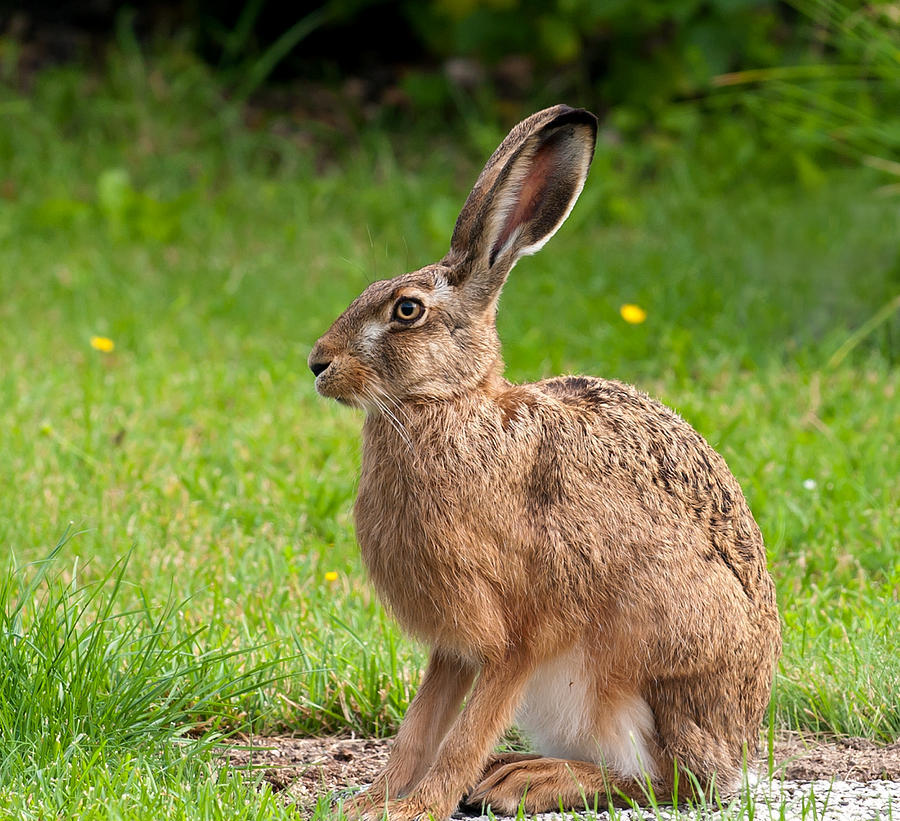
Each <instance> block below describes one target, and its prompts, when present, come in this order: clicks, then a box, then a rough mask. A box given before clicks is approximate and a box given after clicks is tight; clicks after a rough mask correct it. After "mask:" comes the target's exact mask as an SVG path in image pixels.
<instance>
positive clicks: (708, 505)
mask: <svg viewBox="0 0 900 821" xmlns="http://www.w3.org/2000/svg"><path fill="white" fill-rule="evenodd" d="M596 132H597V123H596V119H595V118H594V116H593V115H592V114H590V113H588V112H587V111H583V110H578V109H572V108H568V107H566V106H556V107H554V108H550V109H547V110H545V111H540V112H538V113H537V114H534V115H533V116H531V117H529V118H528V119H527V120H525V121H524V122H522V123H520V124H519V125H517V126H516V127H515V128H514V129H513V130H512V131H511V132H510V134H509V136H508V137H507V138H506V139H505V140H504V141H503V143H502V144H501V145H500V147H499V148H498V149H497V151H496V152H494V154H493V156H492V157H491V158H490V160H489V161H488V163H487V165H486V166H485V168H484V170H483V171H482V172H481V175H480V176H479V178H478V181H477V182H476V183H475V187H474V188H473V189H472V193H471V194H470V195H469V198H468V199H467V200H466V203H465V205H464V206H463V209H462V212H461V213H460V215H459V219H458V220H457V222H456V228H455V229H454V231H453V238H452V240H451V243H450V251H449V252H448V253H447V255H446V256H445V257H444V258H443V259H442V260H440V261H439V262H437V263H435V264H433V265H428V266H426V267H424V268H422V269H420V270H418V271H414V272H412V273H409V274H404V275H402V276H398V277H395V278H394V279H391V280H387V281H383V282H376V283H374V284H372V285H370V286H369V287H368V288H366V290H365V291H363V293H362V294H361V295H360V296H359V297H358V298H357V299H356V300H354V302H353V303H352V304H351V305H350V307H349V308H347V310H346V311H345V312H344V313H343V314H341V316H340V317H338V319H337V320H336V321H335V322H334V324H333V325H332V326H331V328H330V329H329V330H328V332H327V333H326V334H325V335H324V336H323V337H322V338H321V339H320V340H319V341H318V342H317V343H316V344H315V347H314V348H313V350H312V353H311V354H310V356H309V366H310V368H311V369H312V371H313V373H315V374H316V389H317V390H318V392H319V393H320V394H322V395H323V396H327V397H330V398H333V399H336V400H338V401H341V402H344V403H346V404H350V405H354V406H357V407H360V408H363V409H365V411H366V421H365V425H364V427H363V458H362V475H361V478H360V484H359V496H358V498H357V501H356V509H355V513H356V528H357V537H358V539H359V545H360V549H361V550H362V555H363V558H364V560H365V563H366V565H367V567H368V570H369V573H370V575H371V578H372V581H373V583H374V584H375V587H376V588H377V590H378V592H379V594H380V596H381V598H382V600H383V601H384V603H385V604H386V605H387V606H388V607H389V608H390V610H391V611H392V613H393V614H394V615H395V616H396V618H397V619H398V620H399V622H400V623H401V625H402V626H403V627H404V628H405V629H406V630H407V631H409V632H410V633H411V634H413V635H415V636H417V637H418V638H420V639H421V640H423V641H425V642H427V643H428V644H429V646H430V647H431V657H430V659H429V662H428V667H427V669H426V670H425V674H424V678H423V680H422V685H421V687H420V688H419V691H418V693H417V694H416V697H415V698H414V699H413V702H412V704H411V705H410V708H409V711H408V712H407V714H406V717H405V718H404V720H403V724H402V726H401V728H400V731H399V733H398V735H397V739H396V741H395V743H394V746H393V749H392V751H391V756H390V759H389V761H388V764H387V766H386V767H385V769H384V771H383V772H382V773H381V774H380V775H379V777H378V778H377V779H376V781H375V783H374V784H373V785H372V787H371V788H370V789H369V790H367V791H366V792H365V793H362V794H361V795H360V796H359V797H357V798H356V799H355V800H354V801H353V802H351V803H350V804H348V805H345V807H344V809H345V811H346V812H347V813H348V814H349V815H350V816H351V817H356V818H367V819H374V818H376V817H378V816H380V815H381V814H382V813H383V811H384V810H385V808H386V809H387V810H388V813H389V816H390V818H391V819H395V821H406V820H407V819H413V818H424V817H425V816H427V815H429V814H430V815H432V816H433V817H434V818H436V819H442V818H446V817H447V816H449V815H450V813H451V812H452V811H453V810H454V808H455V807H456V806H457V804H458V803H459V801H460V799H461V798H465V800H466V801H467V802H468V803H472V804H476V805H482V804H489V805H491V807H492V808H493V810H494V812H495V813H497V814H501V813H514V812H515V811H516V809H517V807H519V806H520V804H522V803H523V801H524V807H525V810H526V811H527V812H539V811H546V810H556V809H558V808H559V807H560V802H561V803H562V806H564V807H568V808H584V806H585V800H587V801H588V804H589V805H591V806H593V805H594V802H595V800H597V801H599V803H600V804H601V805H605V804H606V803H607V801H608V800H609V799H610V798H611V799H612V800H614V801H615V800H617V799H619V798H621V797H622V796H625V797H627V798H630V799H634V800H637V801H639V802H643V801H645V800H646V798H647V790H648V786H649V788H652V790H653V792H654V795H655V799H656V800H661V801H665V800H667V799H671V795H672V791H673V786H674V778H675V773H676V769H677V770H679V771H681V772H682V773H683V772H684V771H685V770H689V771H690V772H691V773H692V774H693V775H694V776H695V778H696V782H695V783H696V784H697V785H699V788H700V789H702V790H708V789H710V786H711V784H712V783H713V779H714V778H715V784H716V785H717V786H718V787H719V788H720V789H723V788H725V789H728V788H731V787H733V786H734V784H735V779H736V778H737V777H738V776H739V773H740V768H741V764H742V761H743V760H744V759H745V758H746V757H748V756H751V757H752V755H753V754H754V752H755V751H756V748H757V743H758V736H759V728H760V723H761V721H762V717H763V714H764V712H765V709H766V705H767V703H768V700H769V694H770V689H771V682H772V673H773V668H774V665H775V661H776V659H777V657H778V653H779V650H780V644H781V639H780V630H779V621H778V613H777V610H776V606H775V594H774V589H773V585H772V579H771V577H770V576H769V573H768V571H767V570H766V556H765V549H764V547H763V541H762V537H761V535H760V532H759V528H758V527H757V526H756V522H755V521H754V520H753V516H752V515H751V513H750V510H749V508H748V507H747V503H746V501H745V500H744V496H743V494H742V493H741V489H740V487H739V486H738V483H737V481H736V480H735V479H734V477H733V476H732V475H731V472H730V471H729V470H728V467H727V466H726V464H725V461H724V460H723V459H722V457H721V456H719V454H717V453H716V452H715V451H714V450H713V449H712V448H711V447H710V446H709V445H708V444H707V443H706V441H705V440H704V439H703V438H702V437H701V436H700V435H699V434H698V433H697V432H696V431H695V430H694V429H693V428H692V427H691V426H690V425H688V424H687V422H685V421H684V420H683V419H681V418H680V417H679V416H678V415H677V414H675V413H674V412H673V411H671V410H669V409H668V408H666V407H664V406H663V405H661V404H659V403H658V402H656V401H654V400H653V399H650V398H649V397H648V396H646V395H645V394H643V393H641V392H640V391H638V390H636V389H635V388H632V387H630V386H628V385H624V384H622V383H620V382H615V381H610V380H604V379H596V378H592V377H584V376H565V377H558V378H555V379H547V380H545V381H543V382H536V383H534V384H528V385H513V384H510V383H509V382H507V381H506V380H505V379H504V378H503V361H502V359H501V355H500V342H499V339H498V337H497V330H496V326H495V313H496V308H497V299H498V297H499V295H500V289H501V288H502V287H503V283H504V282H505V281H506V278H507V276H508V274H509V272H510V270H511V269H512V267H513V265H515V263H516V262H517V260H518V259H519V257H521V256H523V255H525V254H532V253H534V252H535V251H537V250H538V249H539V248H541V247H542V246H543V245H544V243H545V242H547V240H548V239H549V238H550V237H551V236H552V235H553V234H554V233H555V232H556V230H557V229H558V228H559V226H560V225H561V224H562V222H563V221H564V220H565V218H566V217H567V216H568V214H569V211H571V209H572V206H573V205H574V204H575V201H576V199H577V198H578V195H579V194H580V192H581V189H582V186H583V185H584V182H585V179H586V177H587V172H588V167H589V166H590V162H591V158H592V156H593V151H594V141H595V138H596ZM467 696H468V697H467ZM464 701H465V706H464V707H462V709H460V708H461V706H462V704H463V702H464ZM514 720H517V721H518V723H519V726H520V727H522V728H523V730H525V732H526V733H527V734H528V735H529V736H530V737H531V739H532V740H533V742H534V746H535V748H536V750H537V752H538V753H539V754H538V755H528V756H521V755H520V756H509V755H507V756H500V757H497V756H494V757H492V755H491V753H492V750H493V748H494V745H495V744H496V742H497V740H498V738H499V737H500V736H501V734H502V733H503V732H504V730H505V729H506V728H507V727H508V726H509V725H510V724H511V723H512V722H513V721H514ZM691 782H692V780H691V779H689V778H688V777H687V776H685V775H682V776H681V779H680V784H681V786H680V788H679V792H680V794H682V795H683V794H684V793H685V790H686V789H687V790H690V784H691ZM523 797H524V798H523Z"/></svg>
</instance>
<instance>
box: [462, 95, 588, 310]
mask: <svg viewBox="0 0 900 821" xmlns="http://www.w3.org/2000/svg"><path fill="white" fill-rule="evenodd" d="M596 138H597V118H596V117H595V116H594V115H593V114H591V113H590V112H588V111H585V110H584V109H575V108H569V107H568V106H563V105H558V106H555V107H554V108H548V109H545V110H544V111H539V112H538V113H537V114H533V115H532V116H531V117H529V118H528V119H527V120H524V121H523V122H521V123H519V124H518V125H517V126H516V127H515V128H513V130H512V131H510V133H509V135H508V136H507V138H506V139H505V140H504V141H503V142H502V143H501V144H500V147H499V148H498V149H497V150H496V151H495V152H494V154H493V156H492V157H491V158H490V159H489V160H488V162H487V165H486V166H485V167H484V170H483V171H482V172H481V175H480V176H479V177H478V181H477V182H476V183H475V187H474V188H473V189H472V193H471V194H469V198H468V199H467V200H466V204H465V205H464V206H463V209H462V211H461V212H460V215H459V219H457V221H456V228H455V229H454V231H453V239H452V240H451V241H450V254H449V255H448V261H452V264H451V265H450V268H451V270H452V274H451V275H450V284H452V285H457V286H464V287H465V289H466V290H467V291H470V292H471V295H472V296H475V297H477V301H478V302H484V303H485V304H486V303H489V302H490V301H492V300H493V299H495V298H496V296H497V294H498V293H499V292H500V288H501V287H502V286H503V282H504V281H505V279H506V276H507V274H509V272H510V270H511V269H512V267H513V265H515V264H516V261H517V260H518V259H519V257H521V256H524V255H525V254H533V253H535V252H536V251H538V250H539V249H540V248H541V247H542V246H543V245H544V243H545V242H547V240H548V239H550V237H552V236H553V235H554V234H555V233H556V231H557V229H558V228H559V226H560V225H562V224H563V221H564V220H565V218H566V217H567V216H568V215H569V212H570V211H571V210H572V206H573V205H575V200H577V199H578V195H579V194H580V193H581V189H582V188H583V187H584V181H585V179H586V178H587V173H588V168H589V166H590V164H591V159H592V158H593V156H594V142H595V141H596Z"/></svg>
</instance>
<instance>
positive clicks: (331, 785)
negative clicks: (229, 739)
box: [223, 734, 900, 821]
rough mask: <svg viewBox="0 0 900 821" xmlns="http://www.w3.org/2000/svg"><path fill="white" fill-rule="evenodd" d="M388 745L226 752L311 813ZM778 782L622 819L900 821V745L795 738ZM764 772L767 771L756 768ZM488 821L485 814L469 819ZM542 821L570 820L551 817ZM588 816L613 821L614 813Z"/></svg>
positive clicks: (254, 747)
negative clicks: (702, 807)
mask: <svg viewBox="0 0 900 821" xmlns="http://www.w3.org/2000/svg"><path fill="white" fill-rule="evenodd" d="M389 745H390V742H389V741H385V740H382V739H371V738H304V739H301V738H288V737H276V738H271V737H269V738H260V737H254V738H253V739H252V744H251V739H246V741H245V744H243V745H234V746H231V747H229V748H228V749H226V750H225V751H224V754H223V757H224V758H225V759H226V760H227V761H228V762H229V763H230V764H231V765H232V766H235V767H238V768H248V769H250V770H251V771H253V772H260V771H261V772H262V775H263V778H264V780H265V781H266V782H268V783H269V784H270V785H271V787H272V789H273V790H275V791H276V792H278V793H281V794H282V795H283V797H284V798H285V800H288V801H290V802H291V803H293V804H294V805H296V806H297V807H298V809H300V810H301V812H303V813H305V814H307V815H308V814H309V811H310V810H311V808H312V807H313V806H314V805H315V801H316V798H317V796H320V795H323V794H325V793H328V792H332V791H343V790H344V789H345V788H347V787H348V786H359V785H364V784H368V783H370V782H371V781H372V779H373V778H374V776H375V775H376V773H377V772H378V771H379V770H380V769H381V767H382V766H383V765H384V762H385V760H386V759H387V752H388V748H389ZM774 760H775V762H776V765H777V768H776V771H775V775H776V777H775V778H773V779H772V780H769V779H767V778H766V779H760V780H759V781H758V782H757V783H756V784H755V785H753V786H751V787H750V788H749V793H750V795H752V800H750V799H748V796H747V795H744V796H742V797H739V798H738V799H736V800H735V801H734V802H733V803H732V804H731V805H730V806H727V805H726V806H725V807H724V808H722V809H720V808H718V807H716V808H715V809H713V808H710V809H709V810H707V811H705V812H697V811H689V810H686V809H684V808H681V809H673V808H672V807H661V808H660V809H659V810H657V811H653V810H618V811H617V812H616V816H615V817H616V818H621V819H622V821H638V819H640V821H644V819H646V821H651V819H653V820H654V821H655V819H666V821H668V820H669V819H683V820H684V821H686V820H687V819H693V818H703V819H710V821H712V819H728V820H729V821H732V819H734V820H736V819H747V821H750V820H751V819H754V821H755V819H759V821H844V819H846V820H847V821H863V819H865V820H866V821H869V820H870V819H871V821H875V819H878V820H879V821H900V742H895V743H894V744H890V745H887V746H884V745H878V744H874V743H872V742H871V741H866V740H865V739H859V738H838V739H830V740H823V739H817V738H808V737H803V736H800V735H796V734H794V735H790V736H785V737H783V738H780V739H778V740H777V741H776V744H775V749H774ZM758 769H759V771H763V770H764V769H765V766H764V765H763V766H762V767H759V768H758ZM455 817H456V818H460V819H462V818H466V819H470V821H485V819H486V818H487V817H486V816H481V817H480V819H479V817H477V816H464V815H462V814H458V815H457V816H455ZM536 817H537V818H538V819H542V821H562V819H566V821H570V820H571V818H572V815H571V814H568V815H561V814H559V813H548V814H545V815H540V816H536ZM584 817H586V818H587V817H590V818H596V819H597V821H607V819H609V818H610V815H609V813H607V812H600V813H597V814H596V815H594V814H590V815H589V816H588V815H585V816H584Z"/></svg>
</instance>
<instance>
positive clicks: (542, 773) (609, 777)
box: [464, 758, 672, 815]
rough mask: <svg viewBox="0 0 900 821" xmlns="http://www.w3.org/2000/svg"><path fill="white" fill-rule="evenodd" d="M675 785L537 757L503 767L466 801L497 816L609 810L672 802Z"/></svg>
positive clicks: (659, 780) (660, 780)
mask: <svg viewBox="0 0 900 821" xmlns="http://www.w3.org/2000/svg"><path fill="white" fill-rule="evenodd" d="M671 791H672V787H671V784H670V783H669V782H668V781H666V780H665V779H659V778H655V779H654V778H650V777H649V776H648V777H647V778H646V780H639V779H636V778H629V777H624V776H620V775H618V774H617V773H615V772H613V771H611V770H609V769H607V768H604V767H601V766H600V765H599V764H593V763H591V762H588V761H567V760H565V759H562V758H533V759H528V760H523V761H514V762H512V763H509V764H506V765H505V766H502V767H499V768H497V769H495V770H493V772H491V774H490V775H489V776H488V777H487V778H486V779H485V780H484V781H482V782H481V783H480V784H479V785H478V786H476V787H475V789H474V790H472V791H471V792H470V793H469V794H468V795H467V796H466V798H465V801H464V803H465V804H466V805H467V806H472V807H476V808H480V807H482V806H490V807H491V810H492V811H493V812H494V814H496V815H515V814H516V812H517V811H518V808H519V807H520V806H522V807H524V809H525V812H526V813H538V812H552V811H556V810H560V809H562V810H593V809H595V808H598V809H604V808H606V807H608V806H609V804H610V803H612V804H619V805H621V804H623V803H626V802H627V801H633V802H636V803H638V804H642V805H646V804H649V803H650V802H651V799H653V800H658V801H661V802H663V803H665V802H666V801H668V800H670V798H671Z"/></svg>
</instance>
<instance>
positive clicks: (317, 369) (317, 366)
mask: <svg viewBox="0 0 900 821" xmlns="http://www.w3.org/2000/svg"><path fill="white" fill-rule="evenodd" d="M330 364H331V362H310V363H309V369H310V370H311V371H312V372H313V374H314V375H315V376H318V375H319V374H320V373H322V371H324V370H325V369H326V368H327V367H328V366H329V365H330Z"/></svg>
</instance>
